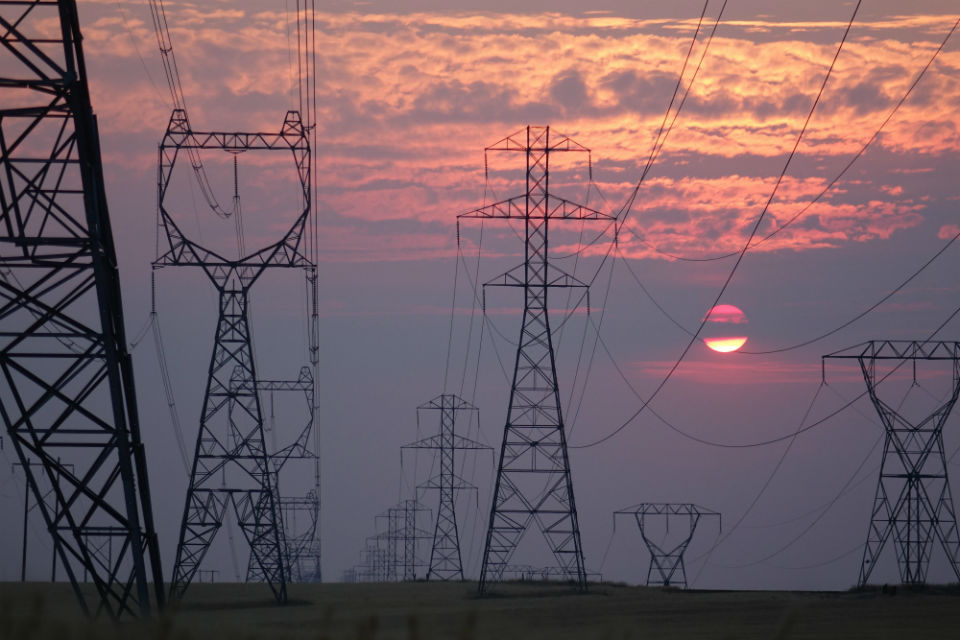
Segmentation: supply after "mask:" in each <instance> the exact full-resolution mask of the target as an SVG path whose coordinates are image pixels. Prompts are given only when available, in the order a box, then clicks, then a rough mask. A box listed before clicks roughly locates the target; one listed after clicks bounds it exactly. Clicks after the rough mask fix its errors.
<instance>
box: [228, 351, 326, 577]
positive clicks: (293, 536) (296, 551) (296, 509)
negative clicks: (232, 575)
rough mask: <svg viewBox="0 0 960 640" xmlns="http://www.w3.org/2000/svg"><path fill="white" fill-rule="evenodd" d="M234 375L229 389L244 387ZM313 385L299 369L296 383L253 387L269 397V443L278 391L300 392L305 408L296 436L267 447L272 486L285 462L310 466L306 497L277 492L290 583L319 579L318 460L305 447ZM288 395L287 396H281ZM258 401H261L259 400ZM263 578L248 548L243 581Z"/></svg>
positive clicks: (311, 423) (304, 370) (236, 371)
mask: <svg viewBox="0 0 960 640" xmlns="http://www.w3.org/2000/svg"><path fill="white" fill-rule="evenodd" d="M234 376H235V378H234V379H231V386H232V387H237V388H239V387H240V386H242V385H244V384H246V382H245V381H244V378H243V374H242V370H240V369H239V368H234ZM315 386H316V383H315V381H314V379H313V373H312V372H311V371H310V367H300V374H299V375H298V376H297V379H296V380H257V385H256V388H257V391H258V392H259V393H260V394H265V393H268V394H269V396H268V397H269V407H270V409H269V411H270V420H269V422H268V423H267V429H266V430H267V431H268V432H269V434H271V435H272V436H273V440H275V439H276V438H277V437H278V435H277V431H278V426H277V425H276V424H275V421H276V412H275V397H274V396H275V394H276V393H278V392H293V393H294V394H296V395H299V394H301V393H302V394H303V399H304V405H305V407H306V413H307V419H306V420H305V421H304V423H303V424H302V425H300V426H299V430H298V432H297V434H296V437H295V438H294V439H293V440H292V441H291V442H289V443H285V444H283V446H279V445H277V444H274V443H273V442H271V443H270V446H269V447H268V450H269V454H268V455H269V458H270V465H271V467H272V469H273V473H274V474H275V475H276V479H275V481H274V483H273V486H274V487H279V486H281V484H282V483H281V478H282V476H284V475H285V474H284V467H285V466H286V464H287V462H288V461H290V460H292V459H300V460H307V461H310V462H312V465H313V475H314V486H313V488H312V489H311V490H310V491H308V492H307V495H306V496H304V497H294V496H289V495H285V493H286V492H280V493H279V505H280V515H281V518H282V519H283V545H282V546H283V556H284V560H285V567H286V573H287V579H288V580H290V581H291V582H309V581H315V580H317V581H318V580H319V576H320V547H319V531H318V530H317V525H318V521H319V518H320V457H319V456H318V455H317V452H316V451H313V450H311V449H310V444H309V443H310V436H311V433H312V431H313V429H314V426H315V425H314V421H315V411H314V407H315V398H314V390H315ZM289 395H290V394H289V393H287V394H286V396H285V397H289ZM262 402H263V398H261V403H262ZM285 426H288V427H289V426H290V425H285ZM284 431H285V432H286V431H288V429H285V430H284ZM289 474H290V472H288V474H286V475H287V476H288V477H289ZM278 491H279V489H278ZM265 579H266V576H265V575H264V573H263V571H262V569H261V567H260V565H259V564H258V563H257V560H256V557H255V556H254V554H253V549H251V550H250V556H249V560H248V562H247V582H262V581H264V580H265Z"/></svg>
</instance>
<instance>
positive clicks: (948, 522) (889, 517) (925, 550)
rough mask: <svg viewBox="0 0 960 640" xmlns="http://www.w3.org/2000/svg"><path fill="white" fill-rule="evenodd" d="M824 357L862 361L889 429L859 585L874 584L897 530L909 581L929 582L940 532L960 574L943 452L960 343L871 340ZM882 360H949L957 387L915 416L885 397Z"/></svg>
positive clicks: (958, 538)
mask: <svg viewBox="0 0 960 640" xmlns="http://www.w3.org/2000/svg"><path fill="white" fill-rule="evenodd" d="M823 358H824V360H826V359H834V358H835V359H855V360H857V362H858V363H859V364H860V371H861V372H862V373H863V379H864V381H865V382H866V385H867V392H868V393H869V395H870V400H871V401H872V402H873V406H874V407H875V408H876V410H877V413H878V414H879V416H880V420H881V422H882V423H883V427H884V431H885V432H886V433H885V439H884V445H883V461H882V463H881V465H880V477H879V479H878V480H877V491H876V494H875V497H874V500H873V509H872V512H871V516H870V526H869V528H868V530H867V542H866V546H865V547H864V550H863V560H862V562H861V563H860V577H859V580H858V584H859V585H860V586H861V587H862V586H864V585H866V584H867V580H868V579H869V578H870V573H871V572H872V571H873V568H874V567H875V566H876V561H877V558H878V557H879V556H880V553H881V552H882V551H883V547H884V545H885V544H886V542H887V540H888V539H889V538H890V536H891V535H892V536H893V541H894V544H895V545H896V553H897V563H898V566H899V569H900V580H901V582H903V583H904V584H923V583H925V582H926V579H927V569H928V568H929V565H930V554H931V551H932V547H933V542H934V539H936V540H939V541H940V544H941V545H942V547H943V550H944V551H945V552H946V555H947V560H948V561H949V562H950V567H951V568H952V569H953V572H954V574H955V575H956V577H957V579H958V580H960V535H958V532H957V516H956V512H955V511H954V506H953V497H952V495H951V492H950V482H949V480H948V479H947V461H946V458H945V457H944V453H943V425H944V424H945V423H946V421H947V418H948V417H949V416H950V411H951V410H952V409H953V406H954V404H955V403H956V402H957V397H958V395H960V342H930V341H924V342H909V341H893V340H871V341H869V342H865V343H862V344H859V345H855V346H853V347H849V348H847V349H843V350H840V351H836V352H834V353H831V354H829V355H826V356H823ZM881 360H891V361H894V362H896V365H895V367H899V366H901V365H902V364H903V363H905V362H908V361H910V362H911V363H912V364H913V365H914V366H916V363H917V361H937V360H939V361H946V362H949V363H950V366H951V371H952V377H953V380H952V383H953V384H952V388H951V392H950V394H949V395H948V396H947V399H946V400H945V401H944V402H942V403H941V404H940V405H939V406H937V407H936V408H935V409H934V410H933V411H932V412H931V413H930V414H928V415H927V417H925V418H923V419H922V420H920V421H919V422H916V423H914V422H911V421H909V420H907V419H906V418H905V417H904V416H903V415H901V413H900V412H899V411H898V410H897V409H895V408H893V407H892V406H891V405H889V404H887V403H886V402H885V401H883V400H882V399H881V398H880V395H879V385H880V383H881V382H882V381H883V379H884V378H885V377H886V376H883V377H880V378H879V379H878V377H877V371H876V365H877V362H878V361H881ZM888 375H889V374H888Z"/></svg>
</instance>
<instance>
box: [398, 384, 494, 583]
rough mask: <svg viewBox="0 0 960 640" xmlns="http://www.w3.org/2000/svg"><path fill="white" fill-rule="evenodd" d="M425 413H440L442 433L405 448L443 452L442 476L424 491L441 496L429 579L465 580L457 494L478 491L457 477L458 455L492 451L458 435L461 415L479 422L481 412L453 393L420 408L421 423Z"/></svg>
mask: <svg viewBox="0 0 960 640" xmlns="http://www.w3.org/2000/svg"><path fill="white" fill-rule="evenodd" d="M421 411H437V412H439V414H440V433H438V434H437V435H434V436H430V437H428V438H423V439H421V440H418V441H417V442H413V443H411V444H407V445H404V446H403V447H401V451H402V450H403V449H431V450H435V451H437V452H438V453H439V456H440V473H439V474H438V475H436V476H434V477H432V478H430V479H429V480H428V481H427V482H426V483H425V484H423V485H420V488H424V489H436V490H437V491H438V492H439V494H440V500H439V505H438V507H437V522H436V525H435V526H434V529H433V546H432V547H431V549H430V565H429V567H428V569H427V580H430V579H431V578H436V579H439V580H463V557H462V555H461V553H460V533H459V531H458V529H457V513H456V506H455V503H456V493H457V491H459V490H462V489H476V487H473V486H471V485H470V484H469V483H468V482H466V481H465V480H463V478H461V477H459V476H458V475H457V474H456V471H455V468H454V465H455V456H456V452H457V451H458V450H490V449H491V447H488V446H486V445H484V444H481V443H479V442H475V441H473V440H470V439H469V438H464V437H462V436H458V435H457V434H456V433H455V430H456V421H457V415H458V414H459V413H461V412H471V413H473V414H475V415H476V416H477V420H478V421H479V413H480V410H479V409H477V408H476V407H475V406H473V405H472V404H470V403H469V402H467V401H466V400H464V399H463V398H460V397H459V396H456V395H453V394H441V395H439V396H437V397H436V398H434V399H433V400H430V401H429V402H426V403H424V404H422V405H420V406H419V407H417V424H419V423H420V412H421Z"/></svg>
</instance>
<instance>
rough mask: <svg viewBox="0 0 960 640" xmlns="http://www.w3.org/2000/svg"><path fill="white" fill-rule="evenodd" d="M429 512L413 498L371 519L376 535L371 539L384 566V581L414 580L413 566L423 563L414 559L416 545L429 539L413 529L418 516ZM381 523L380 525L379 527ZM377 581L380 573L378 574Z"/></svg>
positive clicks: (420, 531) (415, 576)
mask: <svg viewBox="0 0 960 640" xmlns="http://www.w3.org/2000/svg"><path fill="white" fill-rule="evenodd" d="M429 512H430V509H428V508H427V507H425V506H423V505H422V504H420V503H419V502H418V501H416V500H413V499H407V500H401V501H400V502H398V503H397V504H396V505H395V506H393V507H390V508H389V509H387V510H386V511H384V512H383V513H380V514H379V515H377V516H376V517H375V518H374V522H375V523H376V528H377V529H378V532H377V534H376V535H375V536H374V537H373V538H374V539H375V540H376V541H377V543H378V545H380V548H381V549H383V550H384V552H385V553H384V555H383V556H382V558H383V562H384V563H385V565H386V566H385V567H381V569H382V580H383V581H385V582H397V581H412V580H416V578H417V575H416V571H417V567H421V566H423V565H424V563H423V562H422V561H421V560H420V559H419V558H418V557H417V542H418V541H419V540H429V539H430V537H431V536H430V533H429V532H428V531H424V530H423V529H420V528H419V527H418V526H417V520H418V519H419V518H418V516H419V515H420V514H421V513H429ZM381 523H383V524H381ZM378 579H381V578H380V573H378Z"/></svg>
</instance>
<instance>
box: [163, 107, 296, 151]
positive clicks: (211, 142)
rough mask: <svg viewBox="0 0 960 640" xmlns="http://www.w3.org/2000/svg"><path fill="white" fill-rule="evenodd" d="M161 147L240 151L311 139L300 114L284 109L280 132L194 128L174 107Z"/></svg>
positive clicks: (291, 148) (292, 148)
mask: <svg viewBox="0 0 960 640" xmlns="http://www.w3.org/2000/svg"><path fill="white" fill-rule="evenodd" d="M160 149H161V150H164V149H221V150H223V151H230V152H243V151H276V150H288V151H301V152H306V151H308V150H309V149H310V142H309V139H308V138H307V134H306V131H305V130H304V127H303V122H302V120H301V118H300V114H299V112H297V111H287V114H286V116H285V117H284V120H283V127H282V128H281V130H280V131H279V132H270V133H268V132H242V131H194V130H193V129H192V128H191V127H190V120H189V118H188V117H187V112H186V111H185V110H184V109H174V110H173V113H172V114H171V115H170V123H169V124H168V125H167V131H166V133H165V134H164V136H163V139H162V140H161V141H160Z"/></svg>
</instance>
